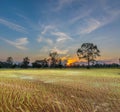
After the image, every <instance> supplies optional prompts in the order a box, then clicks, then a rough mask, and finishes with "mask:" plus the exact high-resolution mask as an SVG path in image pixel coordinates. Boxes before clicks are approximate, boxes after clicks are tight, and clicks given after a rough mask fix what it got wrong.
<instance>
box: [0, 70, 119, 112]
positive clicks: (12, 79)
mask: <svg viewBox="0 0 120 112" xmlns="http://www.w3.org/2000/svg"><path fill="white" fill-rule="evenodd" d="M0 112H120V69H90V70H87V69H0Z"/></svg>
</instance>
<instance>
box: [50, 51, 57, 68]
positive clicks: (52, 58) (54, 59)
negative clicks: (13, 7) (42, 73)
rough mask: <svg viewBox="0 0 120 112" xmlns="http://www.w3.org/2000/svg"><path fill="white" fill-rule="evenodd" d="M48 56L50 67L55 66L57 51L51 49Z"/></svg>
mask: <svg viewBox="0 0 120 112" xmlns="http://www.w3.org/2000/svg"><path fill="white" fill-rule="evenodd" d="M49 56H50V58H51V67H55V66H56V62H57V57H58V53H57V52H56V51H51V52H50V54H49Z"/></svg>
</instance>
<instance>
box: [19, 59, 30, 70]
mask: <svg viewBox="0 0 120 112" xmlns="http://www.w3.org/2000/svg"><path fill="white" fill-rule="evenodd" d="M29 63H30V59H29V58H28V57H25V58H23V62H22V66H21V67H22V68H28V65H29Z"/></svg>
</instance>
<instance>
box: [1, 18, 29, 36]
mask: <svg viewBox="0 0 120 112" xmlns="http://www.w3.org/2000/svg"><path fill="white" fill-rule="evenodd" d="M0 24H3V25H5V26H7V27H8V28H10V29H12V30H15V31H18V32H21V33H25V34H26V33H28V32H27V30H26V28H24V27H23V26H20V25H18V24H15V23H12V22H10V21H7V20H5V19H2V18H0Z"/></svg>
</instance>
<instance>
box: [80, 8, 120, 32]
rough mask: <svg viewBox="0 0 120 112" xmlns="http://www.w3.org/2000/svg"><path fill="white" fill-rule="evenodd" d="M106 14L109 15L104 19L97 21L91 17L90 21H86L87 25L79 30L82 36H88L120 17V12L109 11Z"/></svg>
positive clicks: (97, 19)
mask: <svg viewBox="0 0 120 112" xmlns="http://www.w3.org/2000/svg"><path fill="white" fill-rule="evenodd" d="M106 13H107V15H105V16H103V17H102V18H96V19H95V18H91V17H89V18H88V19H86V20H85V24H84V25H83V26H82V27H80V29H79V32H80V34H88V33H91V32H93V31H95V30H96V29H98V28H100V27H103V26H105V25H107V24H110V23H111V22H113V21H114V20H115V19H117V18H118V17H119V15H120V10H111V11H110V10H109V11H108V10H107V11H106Z"/></svg>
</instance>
